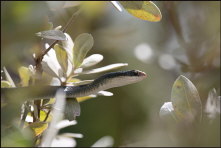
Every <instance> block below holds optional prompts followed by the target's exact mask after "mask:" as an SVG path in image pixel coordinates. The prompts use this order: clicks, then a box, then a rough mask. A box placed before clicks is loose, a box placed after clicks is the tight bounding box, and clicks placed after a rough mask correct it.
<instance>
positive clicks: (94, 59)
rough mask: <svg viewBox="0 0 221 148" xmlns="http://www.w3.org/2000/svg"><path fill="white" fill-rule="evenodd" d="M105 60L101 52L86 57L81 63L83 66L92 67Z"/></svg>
mask: <svg viewBox="0 0 221 148" xmlns="http://www.w3.org/2000/svg"><path fill="white" fill-rule="evenodd" d="M102 60H103V56H102V55H101V54H92V55H91V56H89V57H87V58H85V59H84V61H83V63H82V64H81V67H82V68H86V67H91V66H94V65H96V64H97V63H99V62H100V61H102Z"/></svg>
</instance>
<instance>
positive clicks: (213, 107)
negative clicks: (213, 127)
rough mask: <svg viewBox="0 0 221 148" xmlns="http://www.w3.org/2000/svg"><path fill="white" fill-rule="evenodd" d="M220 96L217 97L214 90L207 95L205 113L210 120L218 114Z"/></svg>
mask: <svg viewBox="0 0 221 148" xmlns="http://www.w3.org/2000/svg"><path fill="white" fill-rule="evenodd" d="M220 101H221V99H220V96H218V95H217V92H216V89H215V88H213V89H212V90H210V91H209V95H208V98H207V101H206V105H205V112H206V113H207V116H208V117H209V118H211V119H215V118H216V115H218V114H219V113H220Z"/></svg>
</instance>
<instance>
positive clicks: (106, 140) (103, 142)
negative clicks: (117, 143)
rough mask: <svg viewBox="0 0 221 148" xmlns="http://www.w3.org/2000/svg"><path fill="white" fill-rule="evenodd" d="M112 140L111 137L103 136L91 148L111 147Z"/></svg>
mask: <svg viewBox="0 0 221 148" xmlns="http://www.w3.org/2000/svg"><path fill="white" fill-rule="evenodd" d="M113 145H114V139H113V138H112V137H111V136H104V137H102V138H100V139H99V140H97V141H96V142H95V143H94V144H93V145H92V146H91V147H112V146H113Z"/></svg>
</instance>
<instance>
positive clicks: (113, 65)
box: [81, 63, 128, 74]
mask: <svg viewBox="0 0 221 148" xmlns="http://www.w3.org/2000/svg"><path fill="white" fill-rule="evenodd" d="M124 66H128V64H127V63H117V64H111V65H107V66H104V67H100V68H96V69H92V70H86V71H83V72H82V73H81V74H93V73H99V72H105V71H108V70H113V69H117V68H121V67H124Z"/></svg>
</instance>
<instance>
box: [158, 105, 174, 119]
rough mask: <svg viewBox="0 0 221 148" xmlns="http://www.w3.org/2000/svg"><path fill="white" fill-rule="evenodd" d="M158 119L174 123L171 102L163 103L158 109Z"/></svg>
mask: <svg viewBox="0 0 221 148" xmlns="http://www.w3.org/2000/svg"><path fill="white" fill-rule="evenodd" d="M159 115H160V118H162V119H163V120H167V121H168V120H169V121H171V122H172V121H176V120H177V119H176V116H175V114H174V108H173V104H172V102H165V103H164V104H163V105H162V106H161V108H160V113H159Z"/></svg>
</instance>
